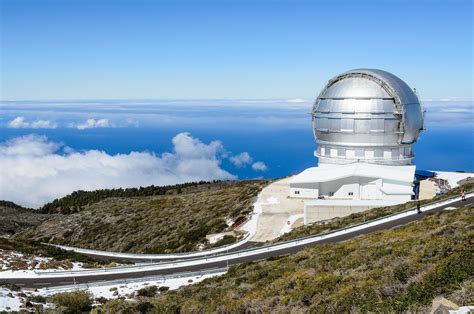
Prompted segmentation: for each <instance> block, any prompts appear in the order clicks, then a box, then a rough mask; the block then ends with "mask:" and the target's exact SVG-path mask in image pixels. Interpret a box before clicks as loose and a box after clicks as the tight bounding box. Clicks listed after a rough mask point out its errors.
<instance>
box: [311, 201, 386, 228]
mask: <svg viewBox="0 0 474 314" xmlns="http://www.w3.org/2000/svg"><path fill="white" fill-rule="evenodd" d="M374 207H380V206H379V205H377V206H321V205H305V207H304V224H305V225H307V224H309V223H313V222H315V221H321V220H328V219H332V218H336V217H344V216H348V215H350V214H354V213H358V212H362V211H364V210H368V209H370V208H374Z"/></svg>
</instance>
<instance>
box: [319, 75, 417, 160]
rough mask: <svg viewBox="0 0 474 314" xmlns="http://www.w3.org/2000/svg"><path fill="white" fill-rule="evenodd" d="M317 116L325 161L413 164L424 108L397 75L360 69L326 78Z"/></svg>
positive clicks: (320, 155) (321, 158)
mask: <svg viewBox="0 0 474 314" xmlns="http://www.w3.org/2000/svg"><path fill="white" fill-rule="evenodd" d="M312 121H313V133H314V136H315V138H316V142H317V143H318V149H317V150H316V151H315V155H316V156H317V157H318V158H319V162H320V163H332V164H346V163H353V162H367V163H375V164H384V165H409V164H411V160H412V158H413V157H414V154H413V153H412V147H411V146H412V144H413V143H414V142H415V141H416V140H417V138H418V135H419V133H420V131H421V130H422V129H423V111H422V109H421V105H420V101H419V100H418V97H417V95H416V94H415V93H414V91H413V90H412V89H411V88H410V87H409V86H408V85H407V84H406V83H405V82H404V81H402V80H401V79H400V78H398V77H397V76H395V75H393V74H391V73H388V72H386V71H382V70H374V69H356V70H351V71H348V72H345V73H342V74H340V75H337V76H336V77H334V78H333V79H331V80H330V81H329V82H328V83H327V85H326V87H324V89H323V90H322V92H321V93H320V95H319V96H318V98H317V99H316V101H315V103H314V106H313V110H312Z"/></svg>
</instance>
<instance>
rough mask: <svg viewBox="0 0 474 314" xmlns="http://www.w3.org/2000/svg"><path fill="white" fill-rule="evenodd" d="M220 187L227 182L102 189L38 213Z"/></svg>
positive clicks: (77, 193) (57, 202)
mask: <svg viewBox="0 0 474 314" xmlns="http://www.w3.org/2000/svg"><path fill="white" fill-rule="evenodd" d="M211 184H212V185H215V186H218V185H219V184H226V182H223V181H219V180H214V181H212V182H207V181H199V182H187V183H182V184H175V185H164V186H154V185H150V186H147V187H142V186H141V187H139V188H127V189H122V188H118V189H101V190H94V191H82V190H79V191H74V192H72V193H71V194H69V195H66V196H64V197H61V198H58V199H55V200H54V201H52V202H49V203H46V204H45V205H43V206H42V207H41V208H39V209H38V212H41V213H47V214H54V213H60V214H72V213H77V212H79V211H81V210H83V209H85V208H87V207H88V206H90V205H92V204H95V203H97V202H100V201H102V200H105V199H107V198H112V197H121V198H123V197H143V196H156V195H166V194H181V193H184V194H186V193H189V192H195V191H199V190H200V189H202V188H207V187H209V186H210V185H211Z"/></svg>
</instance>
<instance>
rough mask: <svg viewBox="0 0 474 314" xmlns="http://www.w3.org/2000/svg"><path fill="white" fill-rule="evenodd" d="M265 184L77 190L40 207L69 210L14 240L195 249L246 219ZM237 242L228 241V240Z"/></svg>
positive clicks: (104, 247) (97, 246) (101, 247)
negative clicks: (232, 224)
mask: <svg viewBox="0 0 474 314" xmlns="http://www.w3.org/2000/svg"><path fill="white" fill-rule="evenodd" d="M268 182H269V181H268V180H250V181H223V182H220V181H219V182H208V183H204V182H200V183H189V184H181V185H176V186H172V187H171V186H170V187H164V188H161V187H149V188H140V189H125V190H122V189H116V190H100V191H95V192H75V193H72V194H71V195H69V196H67V197H65V198H62V199H59V200H55V201H54V202H52V203H50V204H48V205H45V206H44V207H43V208H42V211H43V212H48V213H54V212H60V213H67V214H62V215H61V214H59V215H58V214H56V215H54V216H52V218H51V219H48V220H46V221H44V222H42V223H41V224H39V225H37V226H35V227H33V228H29V229H27V230H24V231H22V232H20V233H18V234H16V235H15V237H14V238H15V239H17V240H25V239H28V240H33V241H40V242H49V243H55V244H63V245H70V246H77V247H82V248H90V249H98V250H108V251H117V252H134V253H171V252H188V251H194V250H197V249H198V247H202V246H209V245H208V243H207V240H206V238H205V237H206V235H207V234H209V233H216V232H221V231H224V230H226V229H227V228H228V227H229V225H228V223H230V222H229V221H238V220H242V219H244V217H245V216H246V215H247V214H249V213H250V212H251V211H252V209H253V206H252V205H253V203H254V201H255V198H256V196H257V194H258V193H259V192H260V191H261V189H262V186H263V185H264V184H267V183H268ZM155 193H156V195H155ZM117 195H126V196H121V197H119V196H117ZM230 224H231V223H230ZM235 240H236V238H234V239H226V243H229V242H232V241H235Z"/></svg>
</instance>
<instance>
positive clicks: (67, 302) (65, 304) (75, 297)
mask: <svg viewBox="0 0 474 314" xmlns="http://www.w3.org/2000/svg"><path fill="white" fill-rule="evenodd" d="M48 300H49V301H50V302H51V303H54V304H55V305H56V306H58V307H62V308H64V309H65V311H67V312H74V313H75V312H83V311H90V310H91V305H92V295H91V293H90V292H88V291H84V290H75V291H71V292H61V293H56V294H55V295H53V296H51V297H49V298H48Z"/></svg>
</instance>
